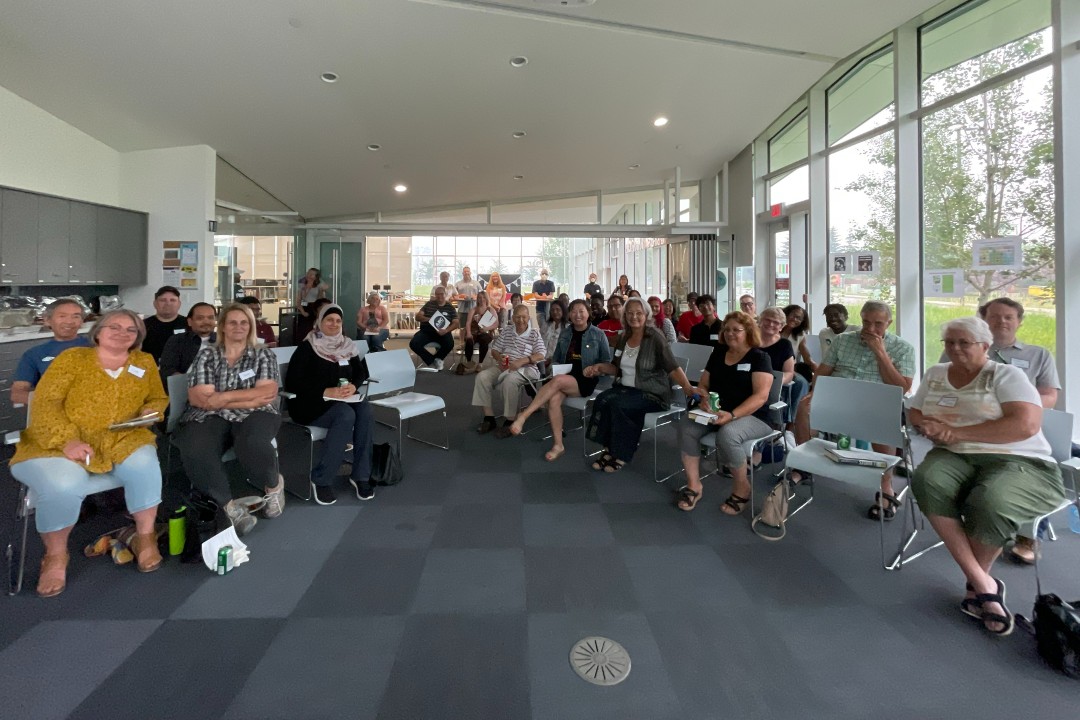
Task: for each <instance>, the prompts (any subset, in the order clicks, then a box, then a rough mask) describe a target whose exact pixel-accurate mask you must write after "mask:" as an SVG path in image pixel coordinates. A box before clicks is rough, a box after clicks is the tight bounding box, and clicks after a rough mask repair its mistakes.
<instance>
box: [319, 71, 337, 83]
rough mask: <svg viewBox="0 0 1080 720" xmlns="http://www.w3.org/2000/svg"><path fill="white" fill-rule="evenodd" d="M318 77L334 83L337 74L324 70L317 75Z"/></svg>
mask: <svg viewBox="0 0 1080 720" xmlns="http://www.w3.org/2000/svg"><path fill="white" fill-rule="evenodd" d="M319 79H320V80H322V81H323V82H324V83H336V82H337V81H338V74H337V73H336V72H324V73H323V74H322V75H320V76H319Z"/></svg>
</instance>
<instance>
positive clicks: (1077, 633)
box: [1031, 593, 1080, 680]
mask: <svg viewBox="0 0 1080 720" xmlns="http://www.w3.org/2000/svg"><path fill="white" fill-rule="evenodd" d="M1031 625H1032V626H1033V627H1034V631H1035V643H1036V645H1037V647H1038V648H1039V654H1040V655H1042V657H1043V660H1045V661H1046V662H1047V663H1048V664H1049V665H1051V666H1053V667H1055V668H1057V669H1058V670H1060V671H1061V672H1063V673H1065V674H1066V675H1068V676H1069V677H1071V678H1076V679H1077V680H1080V601H1075V602H1072V603H1067V602H1065V601H1064V600H1062V599H1061V598H1059V597H1058V596H1057V595H1054V594H1053V593H1048V594H1046V595H1039V596H1038V597H1037V598H1036V599H1035V614H1034V616H1033V619H1032V621H1031Z"/></svg>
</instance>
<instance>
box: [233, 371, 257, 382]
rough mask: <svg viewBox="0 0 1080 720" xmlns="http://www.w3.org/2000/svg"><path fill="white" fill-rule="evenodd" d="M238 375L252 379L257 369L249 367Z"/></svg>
mask: <svg viewBox="0 0 1080 720" xmlns="http://www.w3.org/2000/svg"><path fill="white" fill-rule="evenodd" d="M237 377H239V378H240V379H241V380H250V379H251V378H253V377H255V371H254V370H250V369H248V370H245V371H243V372H242V373H240V374H239V375H238V376H237Z"/></svg>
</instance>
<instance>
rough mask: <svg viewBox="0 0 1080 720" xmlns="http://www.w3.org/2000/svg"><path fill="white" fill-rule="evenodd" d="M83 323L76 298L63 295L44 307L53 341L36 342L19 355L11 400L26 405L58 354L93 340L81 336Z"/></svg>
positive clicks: (80, 309) (81, 310)
mask: <svg viewBox="0 0 1080 720" xmlns="http://www.w3.org/2000/svg"><path fill="white" fill-rule="evenodd" d="M82 323H83V307H82V305H80V304H79V303H78V302H76V301H74V300H69V299H66V298H60V299H59V300H53V301H52V302H51V303H49V304H48V305H46V306H45V327H47V328H49V329H51V330H52V331H53V338H52V340H48V341H46V342H43V343H41V344H40V345H35V346H34V347H32V348H30V349H29V350H27V351H26V352H24V353H23V356H22V357H21V358H19V365H18V367H16V368H15V378H14V380H13V381H12V383H11V403H12V404H13V405H25V404H26V403H27V401H28V400H29V399H30V391H31V390H33V389H34V388H35V387H37V384H38V380H41V376H42V375H44V374H45V371H46V370H48V369H49V363H51V362H52V361H53V360H55V359H56V356H57V355H59V354H60V353H62V352H64V351H65V350H67V349H68V348H72V347H87V346H89V345H90V342H89V341H88V340H87V339H86V338H85V337H84V336H82V335H79V328H81V327H82Z"/></svg>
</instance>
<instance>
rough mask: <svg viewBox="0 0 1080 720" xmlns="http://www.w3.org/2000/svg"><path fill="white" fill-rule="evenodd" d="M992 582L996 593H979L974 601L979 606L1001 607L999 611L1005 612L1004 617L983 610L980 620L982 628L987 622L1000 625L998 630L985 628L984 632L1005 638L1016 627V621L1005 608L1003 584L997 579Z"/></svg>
mask: <svg viewBox="0 0 1080 720" xmlns="http://www.w3.org/2000/svg"><path fill="white" fill-rule="evenodd" d="M992 580H993V581H994V582H996V583H997V592H996V593H979V594H978V595H976V596H975V600H977V601H978V603H979V605H985V604H986V603H997V604H998V605H1000V606H1001V609H1002V610H1004V611H1005V614H1004V615H999V614H998V613H994V612H989V611H987V610H983V613H982V618H981V619H982V621H983V627H986V623H988V622H991V623H998V624H1000V625H1001V626H1002V627H1001V629H1000V630H991V629H990V628H988V627H987V628H986V630H987V632H989V633H993V634H994V635H999V636H1001V637H1005V636H1006V635H1009V634H1010V633H1012V631H1013V628H1015V627H1016V619H1015V618H1014V617H1013V614H1012V613H1011V612H1009V608H1007V607H1005V583H1003V582H1001V581H1000V580H998V579H997V578H992Z"/></svg>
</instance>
